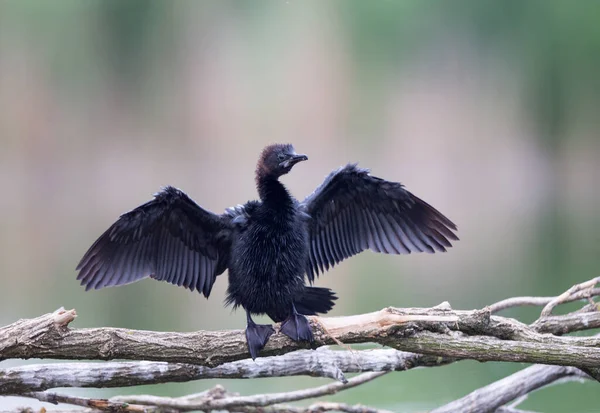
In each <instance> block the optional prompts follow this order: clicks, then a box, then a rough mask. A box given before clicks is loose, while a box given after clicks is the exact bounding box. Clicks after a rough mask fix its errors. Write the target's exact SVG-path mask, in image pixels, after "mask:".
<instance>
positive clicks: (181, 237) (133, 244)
mask: <svg viewBox="0 0 600 413" xmlns="http://www.w3.org/2000/svg"><path fill="white" fill-rule="evenodd" d="M230 245H231V224H230V218H229V217H227V216H220V215H216V214H213V213H212V212H209V211H206V210H205V209H203V208H202V207H200V206H199V205H198V204H196V203H195V202H194V201H192V200H191V199H190V198H189V197H188V196H187V195H186V194H185V193H183V192H182V191H180V190H178V189H175V188H173V187H166V188H164V189H163V190H162V191H161V192H159V193H157V194H155V196H154V199H152V200H151V201H148V202H147V203H145V204H143V205H141V206H139V207H137V208H135V209H134V210H132V211H130V212H127V213H125V214H123V215H121V216H120V217H119V219H118V220H117V222H115V223H114V224H113V225H112V226H111V227H110V228H109V229H108V230H106V232H104V234H102V235H101V236H100V238H98V240H96V242H95V243H94V244H93V245H92V246H91V247H90V249H89V250H88V251H87V252H86V253H85V255H84V256H83V258H82V259H81V261H80V263H79V265H78V266H77V269H78V270H80V272H79V275H78V276H77V279H78V280H81V284H82V285H85V287H86V290H89V289H91V288H94V289H99V288H104V287H110V286H115V285H123V284H129V283H132V282H135V281H138V280H140V279H142V278H145V277H151V278H154V279H157V280H162V281H168V282H170V283H171V284H176V285H178V286H184V287H186V288H189V289H190V290H192V291H193V290H198V292H202V293H203V294H204V296H206V297H208V296H209V294H210V291H211V289H212V286H213V284H214V282H215V279H216V277H217V275H219V274H221V273H222V272H223V271H225V269H226V266H227V258H228V255H229V249H230Z"/></svg>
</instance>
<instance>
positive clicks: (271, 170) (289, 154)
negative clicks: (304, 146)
mask: <svg viewBox="0 0 600 413" xmlns="http://www.w3.org/2000/svg"><path fill="white" fill-rule="evenodd" d="M306 160H308V156H306V155H299V154H297V153H296V151H295V150H294V147H293V146H292V145H289V144H275V145H269V146H267V147H266V148H265V149H263V151H262V154H261V155H260V159H259V160H258V165H257V167H256V171H257V174H258V175H259V176H272V177H275V178H279V177H280V176H281V175H285V174H287V173H288V172H289V171H291V170H292V167H293V166H294V165H296V164H297V163H298V162H301V161H306Z"/></svg>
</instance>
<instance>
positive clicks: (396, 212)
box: [300, 164, 458, 282]
mask: <svg viewBox="0 0 600 413" xmlns="http://www.w3.org/2000/svg"><path fill="white" fill-rule="evenodd" d="M300 209H301V210H302V211H303V212H305V213H307V214H308V215H309V216H310V218H308V228H309V241H310V253H309V257H310V260H309V264H308V268H307V269H306V273H307V275H308V278H309V280H310V281H311V282H312V281H313V280H314V278H315V275H318V274H319V271H320V272H324V271H325V270H328V269H329V267H333V266H334V265H335V264H337V263H339V262H340V261H342V260H344V259H346V258H348V257H351V256H353V255H356V254H358V253H360V252H361V251H364V250H366V249H371V250H373V251H376V252H382V253H386V254H410V253H411V252H429V253H433V252H435V251H446V248H447V247H451V246H452V244H451V243H450V241H449V240H458V237H457V236H456V235H455V234H454V232H453V230H456V225H454V223H453V222H452V221H450V220H449V219H448V218H446V217H445V216H444V215H442V214H441V213H440V212H439V211H437V210H436V209H435V208H433V207H432V206H431V205H429V204H428V203H426V202H425V201H423V200H421V199H419V198H418V197H416V196H415V195H413V194H411V193H410V192H408V191H407V190H406V189H404V187H403V186H402V185H401V184H400V183H397V182H389V181H385V180H383V179H381V178H377V177H374V176H371V175H370V174H369V171H368V170H367V169H362V168H358V167H357V166H356V165H355V164H350V165H347V166H345V167H342V168H340V169H338V170H336V171H333V172H332V173H331V174H330V175H329V176H328V177H327V178H326V179H325V181H324V182H323V184H322V185H321V186H319V187H318V188H317V189H316V190H315V191H314V192H313V193H312V194H311V195H309V196H308V197H307V198H306V199H305V200H304V201H303V202H302V203H301V204H300Z"/></svg>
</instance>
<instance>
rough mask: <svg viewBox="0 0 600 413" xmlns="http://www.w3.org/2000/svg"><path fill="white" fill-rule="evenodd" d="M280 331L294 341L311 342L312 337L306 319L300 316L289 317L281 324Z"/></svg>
mask: <svg viewBox="0 0 600 413" xmlns="http://www.w3.org/2000/svg"><path fill="white" fill-rule="evenodd" d="M280 331H281V332H282V333H283V334H285V335H286V336H288V337H289V338H291V339H292V340H294V341H300V340H303V341H308V342H311V343H312V342H313V341H314V337H313V333H312V329H311V328H310V324H309V323H308V319H307V318H306V317H305V316H303V315H301V314H292V315H290V316H289V317H288V318H287V319H286V320H285V321H284V322H283V323H281V329H280Z"/></svg>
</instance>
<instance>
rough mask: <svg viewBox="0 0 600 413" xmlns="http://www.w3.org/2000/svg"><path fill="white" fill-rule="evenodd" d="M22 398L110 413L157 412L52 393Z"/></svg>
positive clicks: (25, 395) (39, 393) (126, 404)
mask: <svg viewBox="0 0 600 413" xmlns="http://www.w3.org/2000/svg"><path fill="white" fill-rule="evenodd" d="M20 396H22V397H30V398H33V399H37V400H39V401H41V402H46V403H52V404H58V403H65V404H72V405H75V406H82V407H89V408H91V409H97V410H103V411H110V412H136V413H150V412H152V411H153V410H155V409H154V408H152V407H148V406H142V405H138V404H129V403H115V402H111V401H108V400H106V399H90V398H86V397H77V396H70V395H66V394H59V393H50V392H29V393H24V394H21V395H20Z"/></svg>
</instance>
